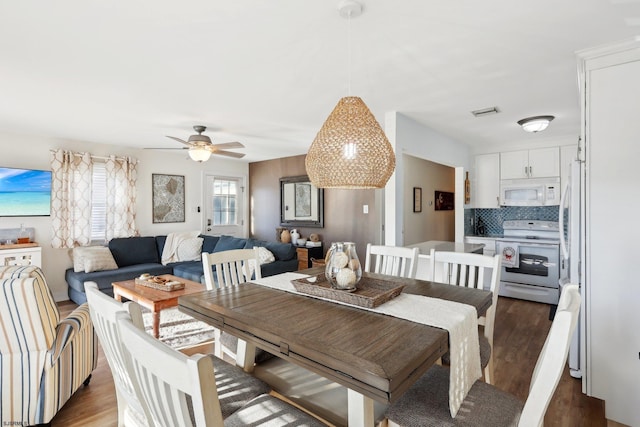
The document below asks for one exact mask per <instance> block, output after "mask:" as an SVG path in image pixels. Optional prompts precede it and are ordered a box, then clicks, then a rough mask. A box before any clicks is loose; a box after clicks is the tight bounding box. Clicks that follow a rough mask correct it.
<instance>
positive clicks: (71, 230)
mask: <svg viewBox="0 0 640 427" xmlns="http://www.w3.org/2000/svg"><path fill="white" fill-rule="evenodd" d="M92 170H93V160H92V159H91V155H90V154H88V153H84V154H80V155H78V154H75V153H72V152H70V151H63V150H56V151H54V152H53V154H52V156H51V226H52V228H53V233H52V238H51V246H52V247H54V248H73V247H74V246H85V245H88V244H89V243H90V242H91V175H92Z"/></svg>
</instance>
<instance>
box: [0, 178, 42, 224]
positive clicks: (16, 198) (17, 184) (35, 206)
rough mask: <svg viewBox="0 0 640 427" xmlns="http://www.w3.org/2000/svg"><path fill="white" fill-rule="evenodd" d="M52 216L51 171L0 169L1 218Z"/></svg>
mask: <svg viewBox="0 0 640 427" xmlns="http://www.w3.org/2000/svg"><path fill="white" fill-rule="evenodd" d="M48 215H51V171H45V170H35V169H17V168H3V167H0V216H48Z"/></svg>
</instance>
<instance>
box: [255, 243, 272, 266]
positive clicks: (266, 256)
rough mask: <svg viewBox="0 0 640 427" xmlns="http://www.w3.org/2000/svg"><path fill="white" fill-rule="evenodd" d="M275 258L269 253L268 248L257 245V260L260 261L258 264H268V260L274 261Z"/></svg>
mask: <svg viewBox="0 0 640 427" xmlns="http://www.w3.org/2000/svg"><path fill="white" fill-rule="evenodd" d="M275 260H276V257H275V256H274V255H273V254H272V253H271V251H270V250H269V249H267V248H263V247H262V246H258V261H260V265H262V264H269V263H270V262H274V261H275Z"/></svg>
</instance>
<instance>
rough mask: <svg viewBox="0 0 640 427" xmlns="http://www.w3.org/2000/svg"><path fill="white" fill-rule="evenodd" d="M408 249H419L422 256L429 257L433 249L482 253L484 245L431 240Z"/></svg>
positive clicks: (410, 246)
mask: <svg viewBox="0 0 640 427" xmlns="http://www.w3.org/2000/svg"><path fill="white" fill-rule="evenodd" d="M407 247H408V248H418V249H419V251H420V255H426V256H429V255H430V253H431V249H435V250H436V251H446V252H467V253H471V252H478V253H482V248H484V245H483V244H476V243H462V242H446V241H442V240H430V241H428V242H422V243H416V244H413V245H407Z"/></svg>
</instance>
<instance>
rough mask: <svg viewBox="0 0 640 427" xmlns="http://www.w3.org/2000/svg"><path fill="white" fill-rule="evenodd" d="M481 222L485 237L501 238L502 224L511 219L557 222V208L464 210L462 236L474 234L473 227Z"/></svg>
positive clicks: (506, 207)
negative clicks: (479, 220)
mask: <svg viewBox="0 0 640 427" xmlns="http://www.w3.org/2000/svg"><path fill="white" fill-rule="evenodd" d="M478 219H481V220H482V223H483V224H484V227H485V235H487V236H501V235H502V234H503V233H504V230H503V228H502V222H503V221H507V220H513V219H532V220H541V221H558V207H557V206H526V207H520V206H503V207H501V208H499V209H465V211H464V234H465V235H474V234H476V230H475V226H476V225H477V224H478Z"/></svg>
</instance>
